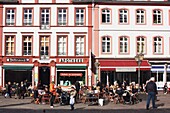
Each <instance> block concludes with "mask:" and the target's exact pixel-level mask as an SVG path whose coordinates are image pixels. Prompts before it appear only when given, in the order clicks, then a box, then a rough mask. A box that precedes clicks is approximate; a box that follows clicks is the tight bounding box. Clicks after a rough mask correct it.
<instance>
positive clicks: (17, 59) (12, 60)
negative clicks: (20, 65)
mask: <svg viewBox="0 0 170 113" xmlns="http://www.w3.org/2000/svg"><path fill="white" fill-rule="evenodd" d="M6 61H7V62H29V59H28V58H7V59H6Z"/></svg>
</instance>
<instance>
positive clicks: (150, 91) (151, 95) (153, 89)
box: [146, 77, 158, 110]
mask: <svg viewBox="0 0 170 113" xmlns="http://www.w3.org/2000/svg"><path fill="white" fill-rule="evenodd" d="M146 94H147V95H148V98H147V101H146V109H147V110H149V104H150V100H151V99H152V107H153V109H154V108H157V107H156V106H155V97H156V95H157V94H158V91H157V86H156V83H155V78H154V77H151V78H150V81H149V82H148V83H147V84H146Z"/></svg>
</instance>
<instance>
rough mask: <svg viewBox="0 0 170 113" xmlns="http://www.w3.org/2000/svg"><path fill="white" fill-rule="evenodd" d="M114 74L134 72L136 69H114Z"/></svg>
mask: <svg viewBox="0 0 170 113" xmlns="http://www.w3.org/2000/svg"><path fill="white" fill-rule="evenodd" d="M116 72H136V68H116Z"/></svg>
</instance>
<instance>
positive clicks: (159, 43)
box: [153, 36, 163, 54]
mask: <svg viewBox="0 0 170 113" xmlns="http://www.w3.org/2000/svg"><path fill="white" fill-rule="evenodd" d="M155 39H156V40H155ZM153 40H154V53H155V54H160V53H162V44H163V39H162V37H160V36H156V37H154V38H153Z"/></svg>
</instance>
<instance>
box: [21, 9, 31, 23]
mask: <svg viewBox="0 0 170 113" xmlns="http://www.w3.org/2000/svg"><path fill="white" fill-rule="evenodd" d="M25 11H26V12H25ZM23 12H24V22H23V23H24V25H32V16H33V9H29V8H24V11H23Z"/></svg>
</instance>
